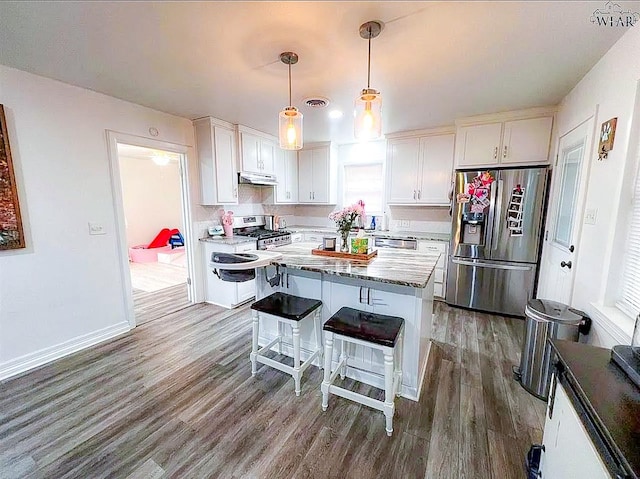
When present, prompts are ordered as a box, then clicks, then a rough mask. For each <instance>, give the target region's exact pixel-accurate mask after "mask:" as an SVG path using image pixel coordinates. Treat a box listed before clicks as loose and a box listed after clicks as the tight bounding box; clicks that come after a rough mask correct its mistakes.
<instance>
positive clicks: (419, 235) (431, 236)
mask: <svg viewBox="0 0 640 479" xmlns="http://www.w3.org/2000/svg"><path fill="white" fill-rule="evenodd" d="M286 230H287V231H289V232H290V233H322V234H336V235H337V234H338V233H337V232H336V229H335V228H331V227H327V226H287V228H286ZM365 234H366V235H367V236H380V237H382V238H402V239H416V240H428V241H444V242H449V239H450V238H451V235H450V234H449V233H429V232H425V231H379V230H375V231H367V230H365Z"/></svg>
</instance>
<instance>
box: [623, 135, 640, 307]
mask: <svg viewBox="0 0 640 479" xmlns="http://www.w3.org/2000/svg"><path fill="white" fill-rule="evenodd" d="M636 152H637V153H636V163H637V164H638V163H640V144H639V145H637V147H636ZM618 306H619V307H620V309H622V310H623V311H624V312H625V313H627V314H629V315H630V316H631V317H635V316H636V315H637V314H638V313H640V171H638V172H637V173H636V180H635V185H634V188H633V202H632V206H631V213H630V220H629V233H628V237H627V248H626V251H625V255H624V276H623V279H622V298H621V300H620V301H619V302H618Z"/></svg>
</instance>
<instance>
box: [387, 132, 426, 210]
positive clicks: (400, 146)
mask: <svg viewBox="0 0 640 479" xmlns="http://www.w3.org/2000/svg"><path fill="white" fill-rule="evenodd" d="M419 165H420V139H419V138H403V139H397V140H389V143H388V146H387V171H388V172H389V173H388V174H389V199H388V202H389V203H391V204H393V203H398V204H407V203H415V202H416V201H417V198H418V191H417V181H416V178H417V177H418V170H419Z"/></svg>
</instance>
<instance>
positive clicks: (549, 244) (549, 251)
mask: <svg viewBox="0 0 640 479" xmlns="http://www.w3.org/2000/svg"><path fill="white" fill-rule="evenodd" d="M593 128H594V117H590V118H589V119H588V120H586V121H584V122H583V123H581V124H580V125H578V126H577V127H576V128H574V129H573V130H571V131H569V132H568V133H566V134H565V135H563V136H562V137H560V139H559V141H558V160H557V164H556V167H555V171H554V177H555V180H556V182H555V184H554V188H553V193H552V200H551V209H550V214H549V219H548V221H547V229H546V232H545V242H544V247H543V251H542V261H541V263H542V266H541V272H540V281H539V286H538V297H540V298H544V299H550V300H554V301H558V302H561V303H564V304H568V305H570V304H571V299H572V297H573V283H574V275H575V267H576V260H577V257H578V253H579V252H578V248H579V244H578V243H579V239H580V234H581V230H582V228H581V227H582V219H583V208H584V200H585V198H586V190H587V179H588V176H589V155H590V154H591V152H592V151H593V149H592V144H593V134H594V129H593Z"/></svg>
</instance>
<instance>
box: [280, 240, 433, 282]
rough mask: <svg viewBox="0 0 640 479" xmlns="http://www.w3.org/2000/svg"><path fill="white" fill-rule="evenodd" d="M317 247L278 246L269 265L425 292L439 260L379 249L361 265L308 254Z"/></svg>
mask: <svg viewBox="0 0 640 479" xmlns="http://www.w3.org/2000/svg"><path fill="white" fill-rule="evenodd" d="M317 246H318V245H317V244H315V243H295V244H291V245H287V246H280V247H278V248H275V249H274V250H273V251H275V252H278V253H281V254H282V258H281V259H278V260H274V261H272V262H271V264H274V265H278V266H282V267H286V268H292V269H300V270H305V271H315V272H319V273H324V274H329V275H335V276H342V277H350V278H358V279H363V280H368V281H378V282H381V283H390V284H397V285H400V286H409V287H413V288H425V287H426V286H427V283H428V282H429V279H430V278H431V275H432V274H433V271H434V269H435V267H436V263H437V262H438V258H439V257H440V254H438V253H418V252H417V251H408V250H398V249H391V248H381V249H379V250H378V256H376V257H375V258H373V259H372V260H371V261H369V262H363V261H354V260H348V259H340V258H332V257H329V256H316V255H313V254H311V250H312V249H313V248H315V247H317Z"/></svg>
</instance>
